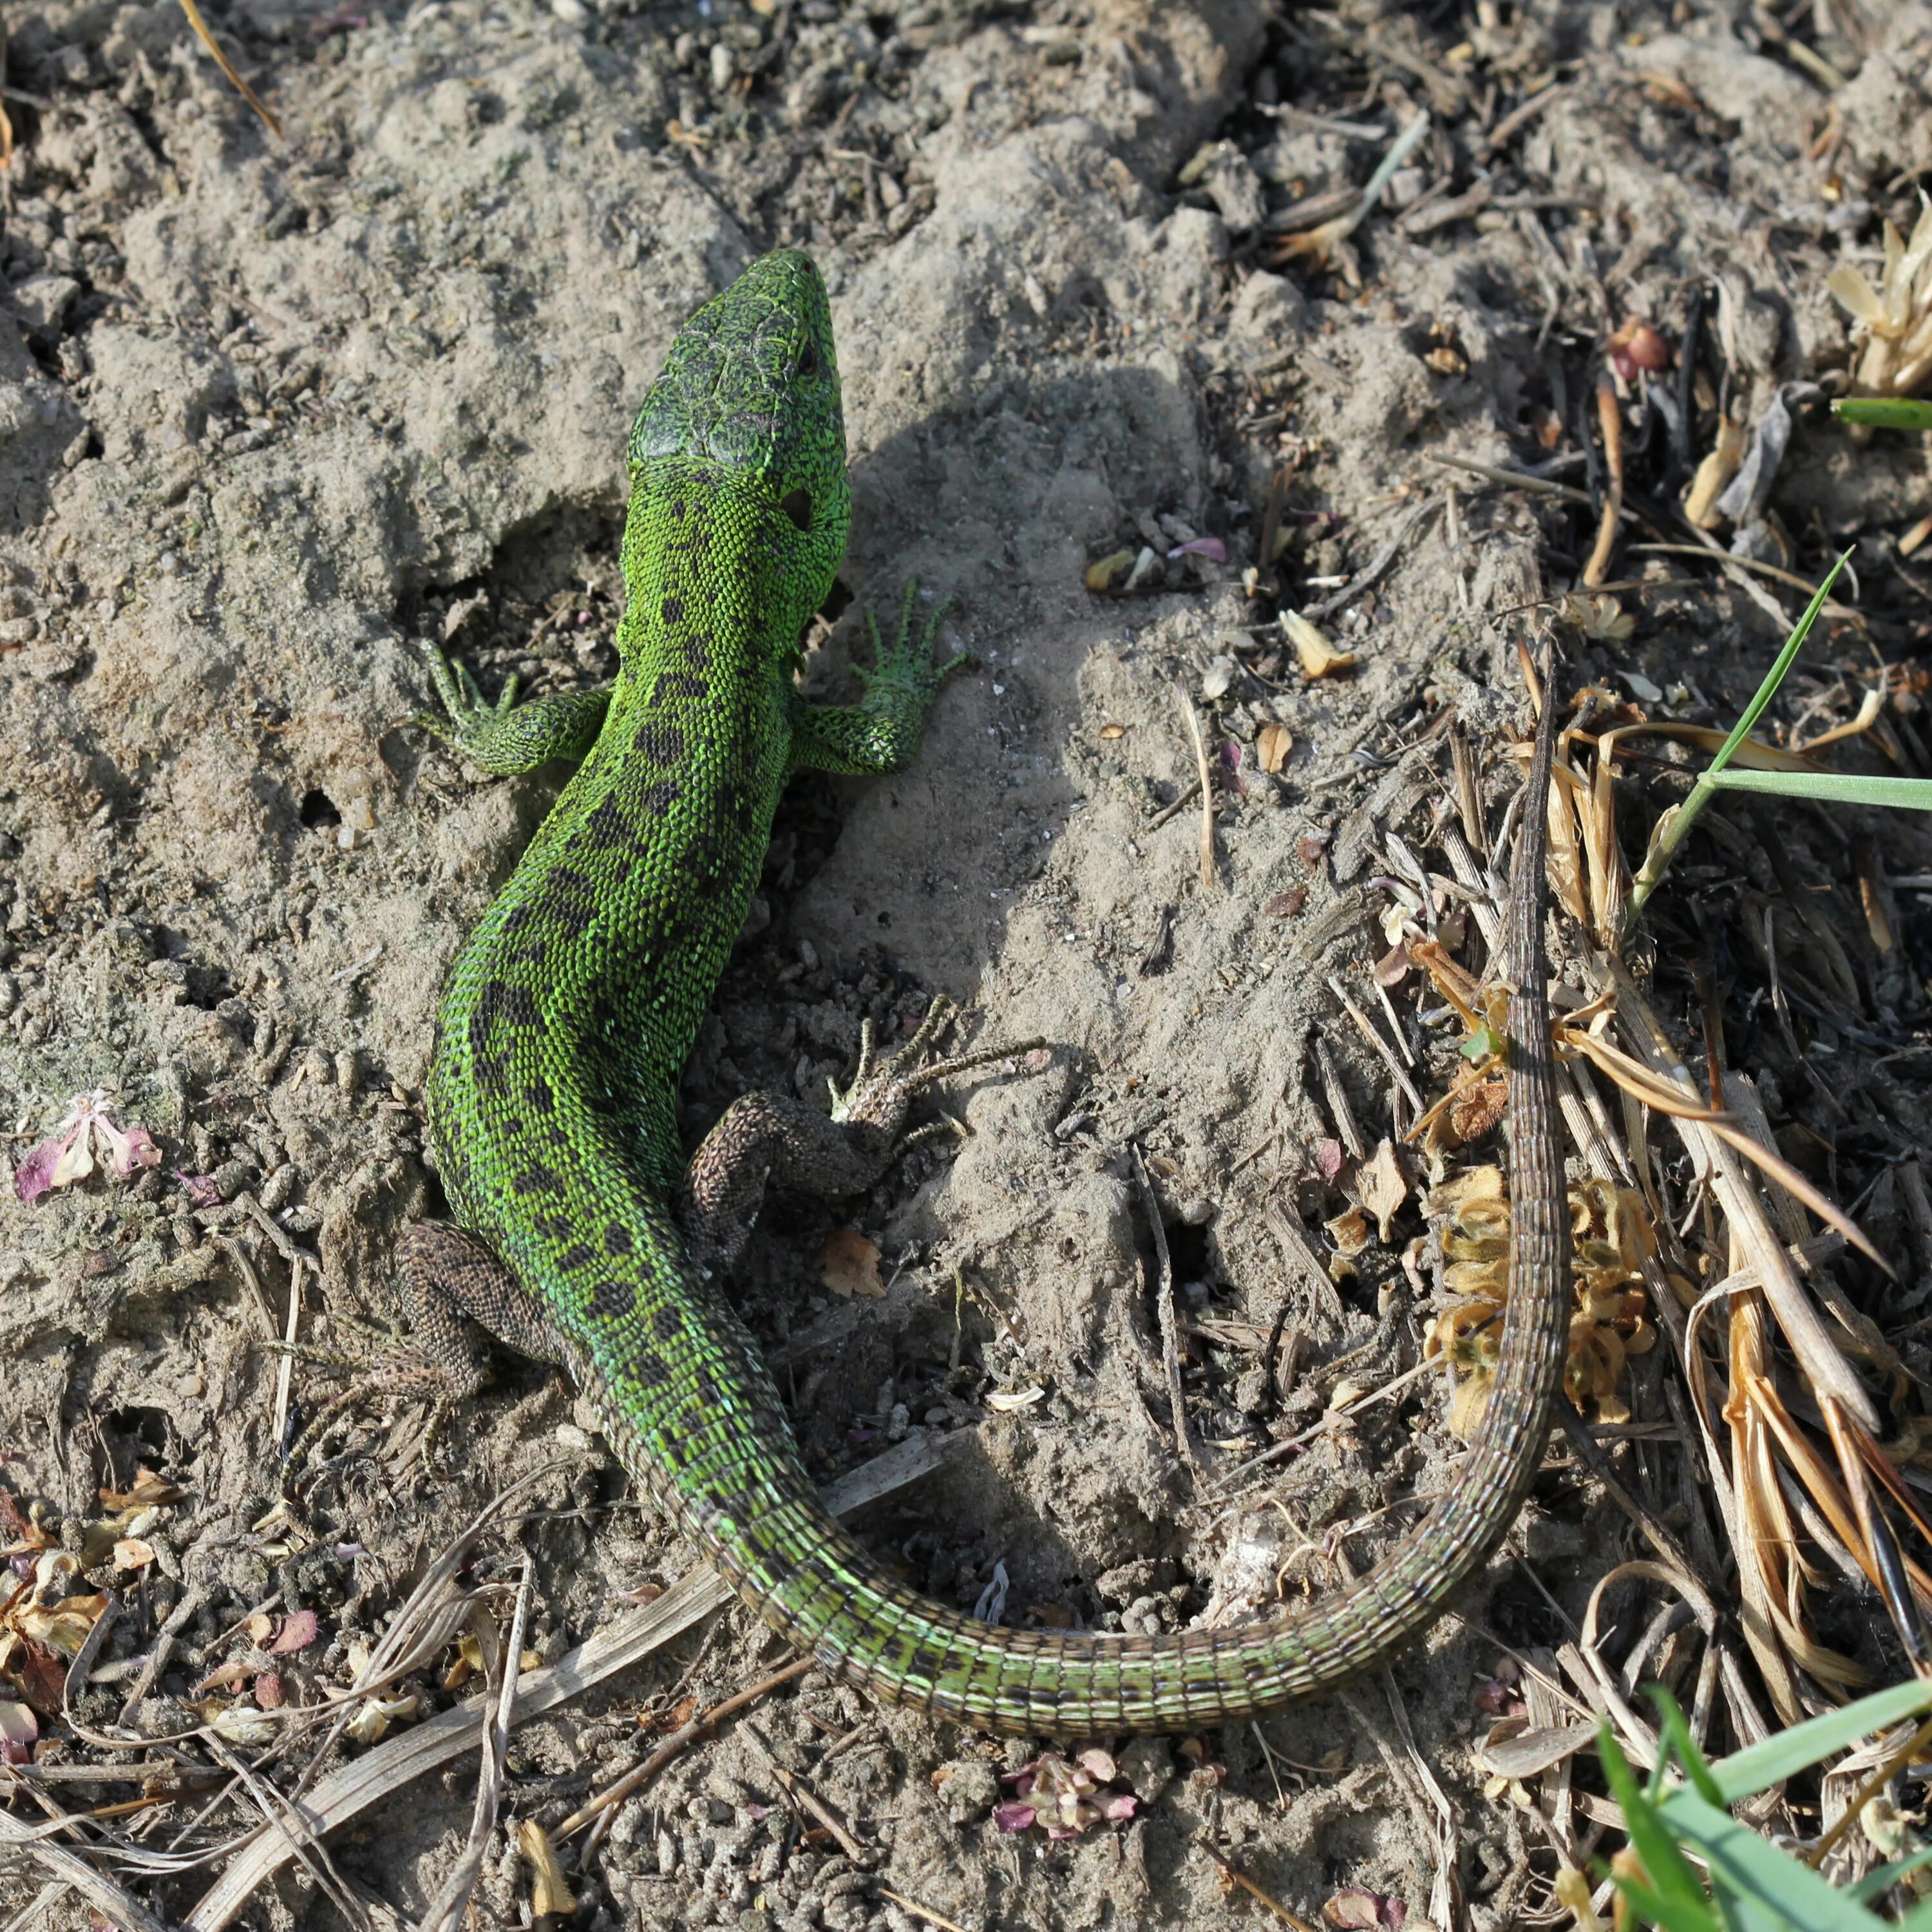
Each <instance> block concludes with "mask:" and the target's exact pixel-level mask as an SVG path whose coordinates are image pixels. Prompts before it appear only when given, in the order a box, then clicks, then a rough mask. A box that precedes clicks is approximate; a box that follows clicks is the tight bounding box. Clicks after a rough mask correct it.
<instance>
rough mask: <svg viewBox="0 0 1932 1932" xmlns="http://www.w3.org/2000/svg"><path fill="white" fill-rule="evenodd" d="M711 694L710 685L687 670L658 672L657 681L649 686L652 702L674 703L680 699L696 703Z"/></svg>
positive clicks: (660, 703) (659, 703)
mask: <svg viewBox="0 0 1932 1932" xmlns="http://www.w3.org/2000/svg"><path fill="white" fill-rule="evenodd" d="M710 695H711V687H710V685H708V684H706V682H705V681H704V680H703V679H702V678H701V677H694V676H692V674H691V673H690V672H689V671H687V670H667V671H660V672H659V673H658V681H657V682H656V683H655V684H654V685H652V686H651V702H652V703H653V704H658V705H666V704H676V703H678V702H679V701H680V700H682V701H683V702H685V703H691V704H698V703H703V700H705V699H706V698H707V697H709V696H710Z"/></svg>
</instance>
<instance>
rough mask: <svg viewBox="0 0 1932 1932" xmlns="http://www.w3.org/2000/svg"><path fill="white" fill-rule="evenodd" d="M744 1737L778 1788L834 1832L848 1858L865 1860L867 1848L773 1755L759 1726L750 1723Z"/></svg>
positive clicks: (809, 1787) (835, 1839) (800, 1779)
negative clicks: (749, 1742)
mask: <svg viewBox="0 0 1932 1932" xmlns="http://www.w3.org/2000/svg"><path fill="white" fill-rule="evenodd" d="M744 1735H745V1737H746V1738H748V1739H749V1740H750V1741H751V1745H752V1748H754V1750H755V1751H757V1754H758V1755H759V1756H760V1757H762V1758H763V1760H764V1761H765V1765H766V1769H768V1770H769V1772H771V1774H772V1776H773V1777H774V1778H776V1779H777V1780H778V1788H779V1790H781V1791H782V1792H783V1793H784V1795H785V1796H787V1798H789V1799H790V1800H791V1802H793V1804H794V1805H796V1806H797V1807H798V1808H799V1810H800V1811H803V1812H806V1813H808V1814H809V1815H810V1816H811V1817H814V1818H815V1819H817V1821H818V1822H819V1823H820V1824H821V1825H823V1826H824V1827H825V1829H826V1831H828V1832H830V1833H831V1835H832V1843H834V1844H835V1845H836V1846H838V1849H840V1850H841V1852H844V1854H845V1855H846V1856H847V1858H863V1857H864V1856H865V1846H863V1845H862V1844H860V1843H859V1841H858V1840H857V1839H856V1838H853V1835H852V1834H851V1833H850V1832H849V1831H847V1829H846V1828H845V1824H844V1820H842V1819H841V1818H840V1817H839V1816H838V1814H837V1813H836V1812H835V1811H833V1810H832V1808H831V1806H830V1805H828V1804H826V1802H825V1800H824V1799H822V1798H821V1797H820V1796H819V1795H818V1793H817V1792H815V1791H814V1790H812V1788H811V1786H810V1785H808V1784H806V1783H805V1780H804V1779H803V1778H800V1777H799V1775H798V1774H797V1773H796V1772H790V1771H787V1770H786V1769H785V1768H784V1766H783V1765H781V1763H779V1762H778V1760H777V1759H776V1758H775V1757H773V1756H772V1748H771V1747H770V1745H768V1744H766V1742H765V1741H764V1739H763V1738H761V1737H760V1736H759V1735H758V1733H757V1728H756V1727H755V1726H753V1725H751V1724H747V1725H746V1726H745V1730H744Z"/></svg>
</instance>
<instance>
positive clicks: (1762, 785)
mask: <svg viewBox="0 0 1932 1932" xmlns="http://www.w3.org/2000/svg"><path fill="white" fill-rule="evenodd" d="M1708 775H1709V779H1710V782H1711V783H1712V784H1714V785H1715V786H1716V787H1717V788H1718V790H1720V791H1762V792H1769V793H1772V796H1775V797H1777V798H1808V799H1817V800H1819V801H1820V802H1827V801H1828V802H1830V803H1832V804H1834V805H1884V806H1885V807H1887V808H1888V809H1890V810H1891V811H1932V778H1867V777H1865V776H1864V775H1862V774H1861V773H1859V772H1757V771H1748V770H1745V769H1744V768H1743V767H1742V766H1740V767H1739V769H1737V770H1736V771H1727V772H1710V773H1709V774H1708Z"/></svg>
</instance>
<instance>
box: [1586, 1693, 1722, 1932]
mask: <svg viewBox="0 0 1932 1932" xmlns="http://www.w3.org/2000/svg"><path fill="white" fill-rule="evenodd" d="M1597 1755H1598V1757H1599V1758H1601V1760H1602V1761H1603V1766H1604V1779H1605V1781H1607V1783H1608V1784H1609V1785H1610V1796H1612V1797H1613V1798H1614V1799H1616V1801H1617V1803H1618V1805H1619V1806H1620V1807H1621V1808H1622V1811H1623V1814H1624V1829H1625V1832H1627V1833H1628V1835H1629V1838H1630V1841H1631V1844H1632V1846H1634V1847H1635V1849H1636V1851H1637V1856H1638V1857H1639V1858H1641V1859H1642V1860H1643V1868H1644V1870H1645V1872H1646V1873H1647V1874H1648V1875H1649V1879H1650V1882H1651V1885H1652V1888H1653V1889H1654V1890H1655V1893H1656V1894H1657V1897H1658V1901H1659V1903H1660V1904H1661V1906H1662V1907H1663V1909H1662V1910H1661V1911H1658V1912H1650V1914H1649V1915H1650V1916H1652V1918H1655V1920H1656V1921H1657V1923H1658V1924H1660V1925H1664V1926H1667V1927H1670V1932H1724V1927H1723V1924H1722V1922H1721V1921H1720V1920H1719V1918H1718V1915H1717V1913H1716V1912H1715V1911H1714V1910H1713V1909H1712V1906H1711V1904H1710V1902H1709V1900H1707V1899H1706V1897H1705V1896H1704V1886H1703V1881H1702V1880H1701V1879H1699V1877H1698V1876H1697V1873H1695V1872H1694V1871H1693V1870H1691V1861H1690V1860H1689V1859H1688V1858H1685V1855H1684V1854H1683V1853H1682V1852H1680V1851H1679V1849H1677V1844H1676V1840H1675V1839H1674V1838H1673V1837H1672V1836H1671V1834H1670V1828H1669V1827H1667V1826H1666V1825H1665V1824H1664V1820H1663V1819H1662V1817H1661V1816H1660V1815H1659V1813H1658V1806H1657V1804H1656V1802H1655V1800H1654V1799H1652V1798H1650V1797H1649V1796H1647V1795H1646V1793H1645V1792H1644V1790H1643V1787H1641V1786H1640V1785H1639V1784H1638V1783H1637V1776H1636V1774H1635V1773H1634V1772H1632V1770H1631V1768H1630V1760H1628V1758H1626V1757H1625V1756H1624V1754H1623V1747H1622V1745H1619V1743H1618V1742H1617V1741H1616V1736H1615V1735H1614V1733H1613V1732H1612V1731H1611V1730H1610V1726H1609V1725H1608V1724H1603V1725H1600V1726H1599V1727H1598V1733H1597ZM1707 1809H1713V1808H1712V1807H1707ZM1717 1815H1718V1817H1724V1814H1723V1813H1722V1812H1721V1811H1720V1812H1718V1814H1717ZM1617 1882H1618V1883H1619V1885H1621V1884H1622V1883H1623V1882H1624V1881H1623V1880H1622V1879H1618V1881H1617ZM1645 1909H1646V1911H1649V1908H1648V1907H1646V1908H1645Z"/></svg>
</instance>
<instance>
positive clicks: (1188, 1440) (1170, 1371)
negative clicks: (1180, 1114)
mask: <svg viewBox="0 0 1932 1932" xmlns="http://www.w3.org/2000/svg"><path fill="white" fill-rule="evenodd" d="M1133 1157H1134V1180H1135V1183H1136V1185H1137V1186H1138V1187H1139V1189H1140V1194H1141V1205H1142V1207H1143V1208H1145V1209H1146V1210H1147V1217H1148V1227H1149V1229H1151V1231H1152V1232H1153V1235H1154V1263H1155V1265H1156V1267H1157V1268H1158V1269H1159V1270H1160V1280H1159V1281H1158V1282H1157V1283H1156V1285H1155V1289H1154V1307H1155V1309H1156V1310H1157V1312H1158V1313H1159V1315H1160V1354H1161V1361H1162V1363H1163V1365H1164V1366H1165V1367H1166V1370H1167V1396H1168V1400H1169V1402H1170V1403H1172V1405H1173V1407H1174V1446H1175V1448H1177V1449H1178V1450H1179V1451H1181V1459H1182V1460H1183V1461H1184V1462H1185V1463H1187V1466H1188V1467H1189V1468H1190V1469H1192V1470H1193V1472H1194V1474H1195V1476H1196V1479H1197V1480H1199V1478H1201V1477H1202V1475H1204V1474H1205V1472H1204V1471H1203V1470H1202V1466H1201V1460H1200V1458H1199V1457H1198V1456H1196V1454H1195V1453H1194V1443H1193V1438H1192V1437H1191V1436H1190V1435H1189V1434H1188V1433H1187V1403H1186V1400H1185V1399H1184V1394H1183V1392H1182V1390H1181V1339H1180V1335H1179V1333H1178V1330H1177V1328H1176V1327H1175V1319H1174V1264H1173V1262H1172V1259H1170V1258H1169V1255H1168V1252H1167V1229H1166V1227H1164V1226H1163V1225H1162V1223H1161V1218H1160V1201H1159V1199H1157V1197H1156V1196H1155V1194H1154V1184H1153V1182H1152V1181H1150V1180H1148V1171H1147V1163H1146V1162H1145V1160H1143V1159H1142V1157H1141V1151H1140V1149H1139V1147H1138V1146H1136V1148H1134V1149H1133Z"/></svg>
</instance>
